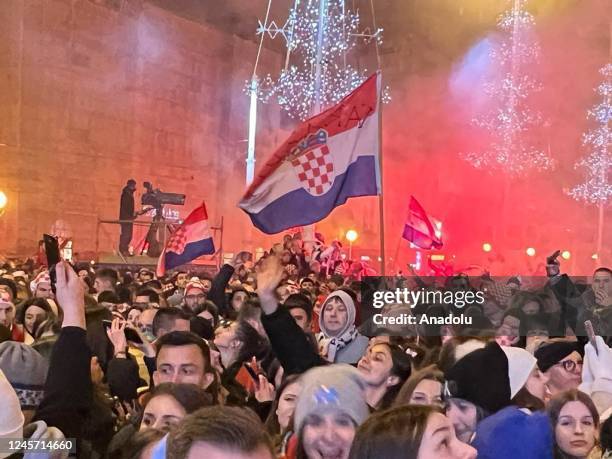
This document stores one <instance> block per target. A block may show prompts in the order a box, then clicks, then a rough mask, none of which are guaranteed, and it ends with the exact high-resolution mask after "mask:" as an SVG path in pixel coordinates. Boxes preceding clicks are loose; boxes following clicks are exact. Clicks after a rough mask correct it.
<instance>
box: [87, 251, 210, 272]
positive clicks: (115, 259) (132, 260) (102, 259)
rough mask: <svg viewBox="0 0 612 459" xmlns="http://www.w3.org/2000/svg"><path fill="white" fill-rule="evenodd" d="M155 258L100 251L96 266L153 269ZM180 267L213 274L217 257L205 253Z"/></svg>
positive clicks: (155, 263) (155, 262)
mask: <svg viewBox="0 0 612 459" xmlns="http://www.w3.org/2000/svg"><path fill="white" fill-rule="evenodd" d="M157 260H158V259H157V258H153V257H147V256H146V255H144V256H143V255H138V256H133V257H122V256H121V255H120V254H118V253H101V254H100V255H99V257H98V261H97V263H96V266H97V267H99V268H112V269H117V270H120V269H129V270H139V269H140V268H148V269H151V270H153V271H155V268H156V267H157ZM180 269H185V270H188V271H198V272H205V273H207V274H209V275H214V274H216V273H217V271H218V266H217V258H216V257H213V258H211V256H210V255H206V256H204V257H201V258H198V259H197V260H194V261H193V262H192V263H189V264H186V265H183V266H181V268H180Z"/></svg>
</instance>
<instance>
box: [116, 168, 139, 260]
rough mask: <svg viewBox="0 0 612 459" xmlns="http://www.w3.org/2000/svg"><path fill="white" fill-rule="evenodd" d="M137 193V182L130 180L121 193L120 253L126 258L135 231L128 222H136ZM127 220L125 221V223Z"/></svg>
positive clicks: (132, 225)
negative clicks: (135, 196) (135, 197)
mask: <svg viewBox="0 0 612 459" xmlns="http://www.w3.org/2000/svg"><path fill="white" fill-rule="evenodd" d="M135 192H136V181H135V180H134V179H129V180H128V181H127V184H126V185H125V187H124V188H123V191H122V192H121V201H120V203H119V220H122V221H123V222H122V223H121V224H120V225H121V235H120V236H119V252H121V254H122V255H124V256H129V255H130V252H129V248H130V242H131V240H132V234H133V230H134V224H133V223H132V222H130V221H127V220H134V218H135V216H134V193H135ZM124 220H125V221H124Z"/></svg>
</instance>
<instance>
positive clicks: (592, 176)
mask: <svg viewBox="0 0 612 459" xmlns="http://www.w3.org/2000/svg"><path fill="white" fill-rule="evenodd" d="M599 73H601V74H602V76H603V82H602V83H601V84H600V85H599V87H598V88H597V89H596V91H597V93H598V94H599V95H600V96H601V98H602V100H601V102H600V103H598V104H597V105H595V106H594V107H593V108H592V109H591V110H589V112H588V115H587V117H588V118H590V119H593V120H595V121H596V123H597V125H596V127H594V128H593V129H591V130H589V131H588V132H586V133H585V134H584V135H583V136H582V146H583V148H584V149H586V150H587V151H589V154H588V155H586V156H584V157H583V158H582V159H581V160H580V161H578V163H576V166H575V167H576V168H585V169H586V174H585V175H586V180H585V181H584V182H583V183H581V184H580V185H578V186H576V187H574V188H573V189H571V190H570V191H569V194H570V196H572V197H573V198H574V199H576V200H578V201H583V202H586V203H589V204H606V203H607V202H608V200H609V199H610V197H611V196H612V184H610V182H609V181H608V177H609V174H610V168H611V167H612V153H611V152H610V144H612V131H611V130H610V120H612V63H609V64H607V65H605V66H604V67H603V68H602V69H601V70H600V71H599Z"/></svg>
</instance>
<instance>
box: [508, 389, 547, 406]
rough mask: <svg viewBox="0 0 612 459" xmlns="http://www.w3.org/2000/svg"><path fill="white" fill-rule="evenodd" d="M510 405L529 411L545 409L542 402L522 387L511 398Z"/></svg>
mask: <svg viewBox="0 0 612 459" xmlns="http://www.w3.org/2000/svg"><path fill="white" fill-rule="evenodd" d="M512 404H513V405H515V406H518V407H519V408H527V409H528V410H531V411H543V410H544V408H545V405H544V402H543V401H542V400H540V399H539V398H538V397H536V396H535V395H533V394H532V393H531V392H529V390H527V388H526V387H524V386H523V387H521V389H520V390H519V391H518V392H517V393H516V395H515V396H514V397H512Z"/></svg>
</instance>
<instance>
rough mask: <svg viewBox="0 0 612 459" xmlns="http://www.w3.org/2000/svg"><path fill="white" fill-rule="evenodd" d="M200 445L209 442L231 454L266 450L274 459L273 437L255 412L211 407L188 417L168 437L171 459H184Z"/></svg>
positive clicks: (235, 408) (168, 454)
mask: <svg viewBox="0 0 612 459" xmlns="http://www.w3.org/2000/svg"><path fill="white" fill-rule="evenodd" d="M196 442H205V443H209V444H212V445H214V446H217V447H219V448H222V449H223V450H225V451H227V452H241V453H250V452H254V451H256V450H258V449H260V448H263V449H265V450H266V451H268V452H269V453H270V459H273V458H274V452H273V448H272V442H271V440H270V437H269V435H268V434H267V433H266V431H265V429H264V427H263V425H262V423H261V421H260V420H259V418H258V417H257V416H256V415H255V413H253V412H252V411H250V410H249V409H247V408H238V407H230V406H215V407H208V408H202V409H201V410H198V411H196V412H195V413H192V414H190V415H189V416H187V417H185V419H183V421H182V422H181V424H179V426H178V427H177V428H176V429H175V430H173V431H172V432H170V435H169V436H168V442H167V457H168V459H184V458H185V457H187V455H188V454H189V450H190V449H191V446H192V445H193V444H194V443H196Z"/></svg>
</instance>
